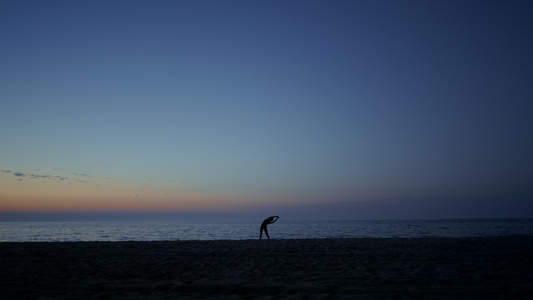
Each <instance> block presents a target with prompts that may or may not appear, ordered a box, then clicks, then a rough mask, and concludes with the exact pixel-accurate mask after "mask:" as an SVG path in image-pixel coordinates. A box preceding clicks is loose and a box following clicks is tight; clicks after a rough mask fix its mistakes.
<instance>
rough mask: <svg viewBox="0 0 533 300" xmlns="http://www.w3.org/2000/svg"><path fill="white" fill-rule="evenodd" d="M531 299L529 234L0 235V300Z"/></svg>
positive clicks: (532, 275)
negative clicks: (57, 239) (88, 238)
mask: <svg viewBox="0 0 533 300" xmlns="http://www.w3.org/2000/svg"><path fill="white" fill-rule="evenodd" d="M200 298H216V299H259V298H260V299H280V298H281V299H533V237H495V238H428V239H310V240H262V241H257V240H247V241H176V242H114V243H113V242H80V243H0V299H200Z"/></svg>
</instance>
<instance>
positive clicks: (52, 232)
mask: <svg viewBox="0 0 533 300" xmlns="http://www.w3.org/2000/svg"><path fill="white" fill-rule="evenodd" d="M259 225H260V222H234V223H222V222H220V223H207V222H200V223H186V222H0V242H52V241H167V240H168V241H172V240H243V239H257V238H258V236H259ZM269 233H270V236H271V238H273V239H303V238H363V237H372V238H393V237H403V238H417V237H467V236H509V235H528V236H533V219H494V220H491V219H486V220H401V221H400V220H395V221H318V222H306V221H294V222H286V221H285V222H284V221H281V220H280V221H279V222H277V223H275V224H272V225H270V226H269Z"/></svg>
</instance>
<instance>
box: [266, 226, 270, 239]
mask: <svg viewBox="0 0 533 300" xmlns="http://www.w3.org/2000/svg"><path fill="white" fill-rule="evenodd" d="M265 234H266V236H267V238H268V239H269V240H270V236H269V235H268V229H267V227H266V226H265Z"/></svg>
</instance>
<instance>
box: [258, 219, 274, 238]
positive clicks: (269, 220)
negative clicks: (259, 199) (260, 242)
mask: <svg viewBox="0 0 533 300" xmlns="http://www.w3.org/2000/svg"><path fill="white" fill-rule="evenodd" d="M278 219H279V216H272V217H268V218H266V219H265V220H264V221H263V224H261V229H259V239H261V238H262V237H263V231H264V232H265V234H266V236H267V238H268V239H269V240H270V236H269V235H268V229H267V225H268V224H272V223H275V222H276V221H277V220H278Z"/></svg>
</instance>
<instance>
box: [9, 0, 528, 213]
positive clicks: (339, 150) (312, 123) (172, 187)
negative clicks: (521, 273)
mask: <svg viewBox="0 0 533 300" xmlns="http://www.w3.org/2000/svg"><path fill="white" fill-rule="evenodd" d="M0 41H1V42H0V104H1V109H0V167H1V169H2V170H0V171H11V172H0V186H1V187H3V188H2V189H3V190H4V192H0V206H1V207H0V209H4V210H9V209H15V210H31V209H34V210H41V209H60V208H64V209H77V208H79V209H105V208H106V207H107V206H105V205H100V206H98V205H96V206H94V207H91V206H90V205H89V206H87V205H82V202H83V203H86V202H87V201H88V202H90V201H91V200H90V199H92V198H95V199H96V198H98V199H100V201H103V200H102V199H105V201H106V202H107V203H114V205H111V207H112V208H114V209H121V208H124V209H129V208H138V209H141V208H143V209H144V208H146V207H150V206H151V205H152V204H150V203H153V206H152V208H153V209H162V208H165V209H168V208H172V209H177V210H180V209H183V208H184V207H187V208H191V207H193V208H195V209H198V210H202V209H204V208H206V207H214V208H213V210H230V211H231V210H232V209H235V208H236V207H238V206H241V207H246V208H250V209H252V208H254V209H261V208H262V207H269V209H272V210H273V211H276V209H277V210H283V209H288V208H287V207H288V206H287V205H289V204H290V205H292V206H291V207H292V208H291V209H293V208H294V207H300V206H302V205H304V206H307V207H311V206H308V205H310V204H313V205H314V204H316V205H318V206H317V207H320V208H316V209H315V210H314V212H322V211H327V207H331V208H332V209H331V211H330V212H331V213H332V214H335V213H337V212H342V213H344V214H345V215H346V216H347V217H349V216H350V215H352V212H353V216H354V217H357V218H361V217H364V214H365V212H367V211H368V212H369V215H370V212H372V214H373V215H375V217H376V218H379V217H380V212H383V214H382V216H385V215H386V217H394V216H395V215H394V214H392V216H391V210H396V209H397V208H398V207H403V208H404V209H403V210H405V212H400V211H399V210H398V214H397V217H404V216H408V217H420V218H424V217H465V216H466V217H468V216H472V217H483V216H489V217H497V216H532V215H531V211H533V210H532V209H531V208H532V206H533V204H531V202H532V201H533V190H532V186H533V184H532V181H533V180H532V178H533V156H532V155H531V153H533V140H532V130H533V99H532V98H533V97H532V96H533V84H532V82H533V55H531V53H533V51H532V50H533V2H532V1H2V2H1V3H0ZM13 172H20V173H21V174H27V175H28V176H13V174H14V173H13ZM81 173H83V174H87V175H90V176H91V177H90V178H92V181H90V180H87V178H81V179H83V180H81V179H80V178H77V177H76V175H74V174H81ZM30 174H33V175H38V176H43V175H50V176H59V177H63V178H66V177H68V178H69V179H65V180H63V181H60V182H55V181H54V182H45V181H43V178H46V177H38V176H34V177H31V176H30ZM59 177H58V178H59ZM78 177H79V176H78ZM31 178H33V179H31ZM68 180H70V186H68V189H65V188H64V186H65V184H68V183H67V181H68ZM37 181H39V182H37ZM89 183H90V184H93V185H92V186H89V185H88V184H89ZM61 184H63V185H61ZM2 189H0V190H2ZM30 191H31V192H30ZM39 195H46V197H47V198H46V199H48V200H49V199H55V198H61V199H63V198H64V199H69V200H64V201H63V200H62V201H61V202H58V203H56V205H55V206H54V205H52V206H50V207H47V206H46V205H44V204H40V205H36V204H35V203H38V201H39V200H38V199H39ZM82 195H83V196H82ZM88 195H89V196H88ZM133 196H135V197H136V198H138V199H139V200H136V201H137V202H135V203H134V204H131V202H128V201H130V200H128V199H129V198H128V197H133ZM199 198H201V199H204V200H205V199H208V200H205V201H204V200H202V201H199V202H197V203H198V204H197V205H196V206H195V205H194V203H195V201H197V200H194V199H199ZM13 199H16V201H15V200H13ZM160 199H163V200H160ZM191 199H193V200H191ZM228 199H239V200H228ZM465 199H466V200H465ZM487 199H491V200H487ZM48 200H47V201H48ZM21 201H22V202H24V201H25V202H24V203H27V205H26V206H24V205H23V206H16V205H14V204H13V203H15V202H17V203H22V202H21ZM69 201H71V203H70V204H69ZM333 202H335V203H337V202H343V203H344V204H342V205H341V207H345V206H346V207H348V208H343V209H339V208H338V205H337V206H335V205H331V206H328V205H325V206H321V205H322V204H321V203H326V204H328V203H333ZM142 203H144V204H142ZM191 203H193V204H191ZM214 203H215V204H214ZM402 203H404V204H405V205H403V204H402ZM269 205H274V207H275V209H274V208H272V207H270V206H269ZM313 207H314V206H313ZM334 207H336V208H335V209H333V208H334ZM421 207H422V208H424V209H421ZM309 209H310V210H311V208H309ZM296 211H297V210H296ZM526 211H530V212H529V213H526ZM465 212H471V213H465Z"/></svg>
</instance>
